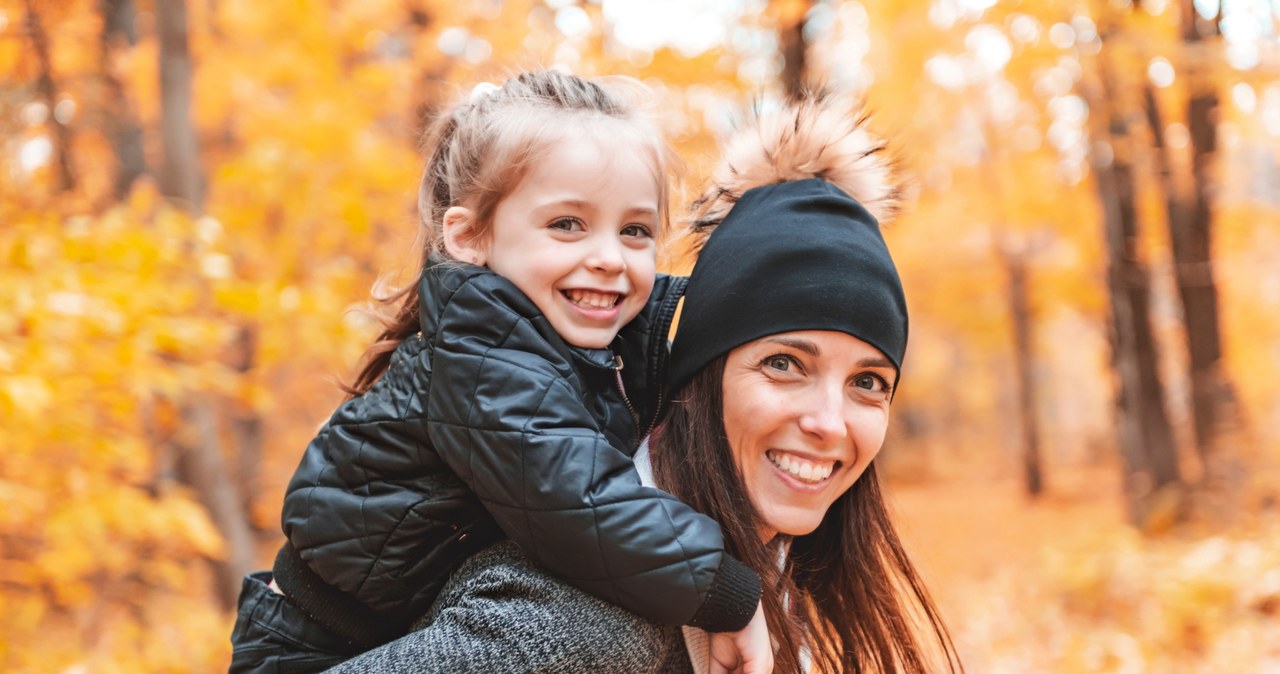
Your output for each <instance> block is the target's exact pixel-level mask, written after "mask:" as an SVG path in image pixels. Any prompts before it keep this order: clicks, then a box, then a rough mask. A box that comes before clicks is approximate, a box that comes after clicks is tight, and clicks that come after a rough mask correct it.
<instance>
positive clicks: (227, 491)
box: [156, 0, 254, 610]
mask: <svg viewBox="0 0 1280 674" xmlns="http://www.w3.org/2000/svg"><path fill="white" fill-rule="evenodd" d="M156 24H157V27H158V30H159V32H160V112H161V118H160V130H161V138H162V140H163V141H164V171H163V174H162V175H161V176H160V186H161V191H162V192H163V193H164V194H165V196H167V197H168V198H169V199H170V200H171V201H172V202H173V203H174V204H176V205H177V206H179V207H180V208H183V209H184V210H186V211H187V212H189V213H191V214H199V213H200V212H201V210H202V208H203V195H202V193H201V179H200V170H199V166H200V162H199V145H198V143H197V142H196V132H195V127H194V126H193V125H192V123H191V71H192V67H191V54H190V51H189V49H188V40H187V8H186V3H185V0H156ZM206 294H207V293H206ZM200 301H201V304H202V305H207V304H208V301H207V298H204V297H202V299H201V300H200ZM185 396H186V398H185V399H184V400H183V401H182V402H181V418H182V425H181V429H180V430H179V432H178V434H177V435H176V436H175V438H174V440H173V441H172V448H173V450H174V452H175V455H176V461H175V463H176V465H177V472H178V476H179V479H180V480H181V481H182V482H184V483H185V484H188V485H190V486H191V487H192V488H193V489H194V490H195V492H196V494H197V496H198V498H199V499H200V503H201V504H202V505H204V507H205V509H206V510H207V511H208V512H209V516H210V518H212V520H213V522H214V525H215V526H217V527H218V530H219V532H221V534H222V536H223V540H224V541H225V542H226V545H227V554H226V555H225V556H224V558H222V559H217V560H211V561H212V563H213V569H214V575H215V578H216V580H217V584H218V596H219V599H220V600H221V601H222V604H223V607H224V608H226V609H228V610H229V609H231V608H234V607H235V603H236V598H237V597H238V596H239V593H240V578H241V576H243V575H244V574H245V573H247V572H248V571H250V570H251V569H252V568H253V564H254V545H253V538H252V536H251V534H250V531H249V526H248V519H247V518H246V516H245V512H244V507H243V504H244V501H243V497H242V496H241V494H240V488H239V484H238V483H237V482H236V480H235V479H234V477H233V475H232V471H231V469H230V468H229V467H228V465H227V461H226V459H225V458H224V455H223V448H222V442H221V440H220V438H221V428H220V424H219V421H218V406H217V404H216V402H215V400H214V399H213V397H212V396H209V395H205V394H204V393H203V392H201V391H190V392H187V393H186V394H185Z"/></svg>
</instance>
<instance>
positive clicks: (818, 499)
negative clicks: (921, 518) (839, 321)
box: [723, 330, 896, 538]
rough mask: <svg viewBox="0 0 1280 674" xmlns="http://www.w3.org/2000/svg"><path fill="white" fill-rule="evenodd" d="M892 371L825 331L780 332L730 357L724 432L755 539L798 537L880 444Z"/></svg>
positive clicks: (851, 340) (846, 338)
mask: <svg viewBox="0 0 1280 674" xmlns="http://www.w3.org/2000/svg"><path fill="white" fill-rule="evenodd" d="M894 379H896V371H895V369H894V367H893V364H892V363H890V362H889V361H888V360H886V359H885V357H884V354H883V353H881V352H880V351H879V350H878V349H876V348H875V347H873V346H871V345H870V344H868V343H866V342H864V341H862V340H860V339H858V338H856V337H853V336H851V335H848V334H845V333H843V332H832V331H826V330H805V331H797V332H785V333H780V334H777V335H771V336H769V337H762V338H760V339H757V340H754V341H751V342H747V343H746V344H744V345H742V346H740V347H738V348H736V349H734V350H733V351H730V352H729V358H728V360H727V361H726V363H725V372H724V384H723V387H724V391H723V395H724V429H725V433H726V435H727V437H728V440H729V447H730V448H731V449H732V451H733V455H734V459H735V461H736V462H737V464H738V470H739V472H740V473H741V474H742V482H743V485H744V486H745V487H746V490H747V495H748V497H750V499H751V503H752V504H753V505H754V506H755V508H756V511H757V512H759V513H760V518H761V520H762V526H761V529H762V530H761V535H762V536H764V537H766V538H770V537H772V536H774V535H776V534H779V533H781V534H786V535H790V536H803V535H805V534H808V533H810V532H812V531H813V530H814V529H816V528H817V527H818V525H819V524H821V522H822V518H823V517H824V516H825V515H826V512H827V509H828V508H830V507H831V504H832V503H834V502H835V500H836V499H838V498H840V496H841V495H842V494H844V493H845V492H846V491H848V490H849V487H851V486H852V485H853V483H854V482H855V481H856V480H857V479H858V477H859V476H861V475H862V472H863V471H864V470H866V468H867V465H868V464H870V463H871V460H872V459H874V458H875V456H876V454H878V453H879V452H880V446H881V445H882V444H884V434H885V429H886V428H887V426H888V423H889V391H890V388H889V386H888V385H887V382H889V381H892V380H894Z"/></svg>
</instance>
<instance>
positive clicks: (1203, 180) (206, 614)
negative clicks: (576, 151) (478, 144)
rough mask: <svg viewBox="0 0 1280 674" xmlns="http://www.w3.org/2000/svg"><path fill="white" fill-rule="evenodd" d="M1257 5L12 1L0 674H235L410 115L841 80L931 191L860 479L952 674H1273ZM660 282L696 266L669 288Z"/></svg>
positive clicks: (351, 362)
mask: <svg viewBox="0 0 1280 674" xmlns="http://www.w3.org/2000/svg"><path fill="white" fill-rule="evenodd" d="M1278 15H1280V2H1276V1H1274V0H1271V1H1268V0H1220V2H1219V1H1216V0H1195V1H1194V2H1193V1H1192V0H1044V1H1037V2H1030V1H1017V0H1008V1H1004V2H996V1H995V0H929V1H925V0H910V1H908V0H865V1H863V2H858V1H837V0H783V1H772V2H765V1H763V0H741V1H732V0H680V1H676V0H670V1H668V0H644V1H642V0H603V1H580V0H507V1H502V0H474V1H472V2H455V1H452V0H449V1H444V0H440V1H437V0H290V1H287V2H259V1H257V0H95V1H90V0H0V147H3V152H2V153H0V440H2V442H0V606H3V609H2V610H0V670H3V671H6V672H65V673H68V674H80V673H84V672H139V671H154V672H213V671H222V670H225V667H226V665H227V662H228V658H229V651H230V647H229V644H228V641H227V635H228V633H229V631H230V627H231V623H232V613H233V603H234V598H235V594H236V591H237V590H238V579H239V577H240V575H241V574H242V573H244V572H245V571H247V570H249V569H254V568H262V567H265V566H266V565H267V564H268V563H269V560H270V558H271V555H272V552H273V551H274V550H275V547H276V546H277V545H278V543H279V536H280V534H279V528H278V512H279V507H280V501H281V495H282V489H283V486H284V484H285V482H286V480H287V479H288V476H289V475H290V473H291V472H292V469H293V467H294V465H295V463H296V461H297V459H298V457H299V455H300V452H301V450H302V448H303V447H304V446H305V444H306V442H307V440H308V439H309V438H310V437H311V435H312V434H313V433H314V431H315V430H316V428H317V426H318V425H319V424H320V423H322V422H323V421H324V420H325V418H326V417H327V415H328V414H329V412H330V411H331V410H332V408H333V407H334V406H335V404H336V403H337V402H338V401H339V400H340V399H341V392H340V391H339V389H338V388H337V386H336V384H335V382H336V381H337V380H340V379H343V378H347V377H350V376H351V375H352V374H353V372H354V367H355V365H356V363H357V361H358V359H359V356H360V354H361V352H362V351H363V349H364V348H365V347H366V346H367V345H368V343H369V341H370V339H371V337H372V336H373V335H374V332H375V330H376V327H377V324H376V322H375V321H374V320H373V319H372V318H371V317H370V316H369V315H368V314H367V313H365V312H362V311H359V309H361V308H363V307H367V306H368V301H369V297H370V289H371V288H372V287H373V286H374V285H375V282H377V281H378V280H379V279H383V280H384V282H385V283H388V284H391V285H394V284H396V283H403V282H404V281H405V280H406V279H407V278H408V277H409V276H411V274H412V271H413V268H414V264H415V259H416V255H415V253H414V237H415V233H416V227H417V225H416V216H415V213H414V198H415V192H416V183H417V179H418V173H419V170H420V162H421V159H420V152H419V147H418V142H419V137H420V134H421V131H422V129H423V125H424V121H425V120H426V119H428V118H429V116H430V115H431V114H432V113H433V112H434V111H436V110H438V109H439V108H440V107H441V106H443V105H445V104H447V102H449V101H451V100H453V99H454V98H455V97H457V96H459V95H465V93H466V92H467V91H468V90H469V89H470V87H471V86H472V85H473V84H474V83H475V82H477V81H481V80H495V81H496V80H501V79H502V78H503V76H504V75H505V74H507V73H510V72H512V71H513V70H518V69H521V68H534V67H556V68H564V69H567V70H570V71H572V72H575V73H578V74H584V75H596V74H611V73H622V74H628V75H632V76H635V77H638V78H641V79H643V80H644V81H645V82H647V83H648V84H649V85H650V86H651V87H652V88H653V89H654V91H655V95H656V96H659V97H660V100H661V101H662V108H663V109H664V110H665V111H666V112H667V113H668V114H667V115H666V123H667V125H668V130H669V132H670V134H671V139H672V142H673V144H674V146H675V147H676V148H677V149H678V151H679V152H680V154H681V155H682V156H683V157H684V158H685V160H686V162H687V167H686V168H687V170H686V172H685V174H684V177H683V179H684V183H683V184H684V185H686V187H685V188H684V189H685V192H684V194H686V195H687V194H690V193H691V191H690V190H691V189H693V188H696V187H697V185H698V184H699V182H700V181H701V179H702V177H703V176H705V174H706V172H707V170H708V167H709V166H711V164H712V162H713V161H714V156H715V146H716V142H717V140H718V139H720V138H722V137H723V136H724V134H725V133H726V132H728V131H729V130H730V129H732V128H733V125H734V124H735V122H736V121H738V120H741V119H742V118H743V115H744V114H745V112H746V111H748V110H749V109H750V108H751V106H753V105H754V106H762V107H768V106H773V105H777V104H778V101H780V100H783V99H784V98H785V97H786V96H787V95H788V93H789V92H794V91H796V90H798V89H800V88H802V87H804V86H807V85H812V84H814V83H823V84H825V85H828V86H831V87H833V88H836V89H838V90H841V91H844V92H848V93H850V94H853V95H855V96H857V97H859V98H861V99H862V100H864V101H865V102H866V105H867V106H868V107H869V109H870V110H871V111H872V112H873V113H874V116H873V118H872V120H871V122H870V124H871V127H872V128H873V129H874V130H875V131H876V132H878V133H880V134H881V135H883V136H884V137H886V138H888V139H889V141H890V143H891V146H892V147H893V149H894V150H895V155H896V157H897V160H898V165H899V168H900V170H901V173H902V175H903V176H904V178H905V179H907V180H908V181H909V182H910V184H911V185H912V188H911V190H910V200H909V203H908V204H907V206H906V208H905V209H904V212H903V214H902V216H901V217H900V218H899V219H898V220H897V221H895V222H893V223H891V224H889V225H888V226H887V228H886V230H887V238H888V240H889V244H890V247H891V248H892V250H893V252H894V254H895V256H896V259H897V260H898V263H899V265H900V268H901V271H902V274H903V277H904V281H905V284H906V286H907V291H908V296H909V299H910V304H911V312H912V345H911V350H910V353H909V356H908V361H907V363H906V366H905V377H906V379H905V385H904V386H903V388H902V390H901V394H900V395H899V396H898V398H897V400H896V401H895V405H894V408H895V412H894V419H893V428H892V430H891V438H890V441H889V444H888V447H887V449H886V451H885V453H884V454H883V455H882V457H883V458H882V461H883V463H884V467H885V469H886V470H887V472H888V473H889V476H890V489H891V492H890V493H891V497H892V498H893V501H894V503H895V504H896V508H897V511H898V515H899V520H900V521H901V522H902V525H903V529H904V531H905V534H906V536H907V537H908V543H909V545H910V548H911V550H912V552H913V554H914V555H915V557H916V559H917V560H918V561H919V563H920V565H921V567H922V568H923V571H924V573H925V575H926V578H927V579H928V581H929V582H930V585H931V587H932V589H933V592H934V593H935V595H936V596H937V599H938V601H939V603H940V604H941V606H942V609H943V612H944V614H945V616H946V618H947V619H948V621H949V623H950V626H951V628H952V630H953V632H954V635H955V638H956V640H957V642H958V645H959V648H960V651H961V655H962V656H963V658H964V660H965V663H966V665H967V666H968V669H969V671H970V672H1017V673H1023V672H1175V673H1176V672H1215V673H1217V672H1245V673H1247V672H1280V517H1278V515H1277V512H1278V511H1277V509H1278V508H1280V503H1278V501H1277V500H1278V498H1280V481H1278V480H1280V43H1278V42H1277V37H1276V35H1277V28H1278V27H1280V19H1278V18H1277V17H1278ZM668 264H669V268H670V269H677V270H678V269H681V268H687V267H682V266H683V265H687V261H684V260H682V259H681V258H680V257H679V256H678V255H676V256H674V257H673V258H672V259H671V261H669V263H668Z"/></svg>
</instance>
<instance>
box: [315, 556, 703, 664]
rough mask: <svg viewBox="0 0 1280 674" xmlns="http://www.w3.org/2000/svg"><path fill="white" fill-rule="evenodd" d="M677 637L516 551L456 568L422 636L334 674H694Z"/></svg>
mask: <svg viewBox="0 0 1280 674" xmlns="http://www.w3.org/2000/svg"><path fill="white" fill-rule="evenodd" d="M692 671H693V668H692V666H691V665H690V664H689V656H688V653H687V651H686V650H685V644H684V639H682V638H681V632H680V628H679V627H673V626H667V625H658V624H655V623H651V622H647V621H645V620H643V619H641V618H640V617H638V616H636V615H635V614H633V613H630V612H628V611H626V610H623V609H621V608H618V607H617V606H614V605H613V604H610V603H608V602H606V601H603V600H601V599H598V598H596V597H594V596H592V595H589V594H587V593H585V592H582V591H581V590H578V589H577V588H574V587H573V586H571V585H569V584H568V583H566V582H564V581H563V580H560V579H558V578H555V577H553V576H551V575H549V574H547V573H546V572H545V571H543V570H542V569H540V568H538V567H537V566H535V565H534V564H533V562H531V561H530V560H529V559H528V558H527V557H525V555H524V553H522V552H521V551H520V548H519V547H518V546H516V544H515V543H512V542H511V541H502V542H499V543H496V544H494V545H493V546H491V547H489V548H488V549H486V550H484V551H483V552H480V553H478V554H476V555H474V556H472V557H471V558H470V559H468V560H467V561H466V562H465V563H463V564H462V566H460V567H459V568H458V570H457V571H456V572H455V573H454V574H453V576H452V578H450V579H449V582H448V583H447V584H446V585H445V587H444V590H442V591H441V593H440V595H439V596H438V597H437V599H436V602H435V604H434V605H433V606H432V607H431V610H430V611H429V612H428V614H427V615H426V616H425V617H424V618H423V620H422V624H421V625H420V626H419V629H418V630H417V631H415V632H412V633H410V634H408V635H407V636H404V637H401V638H400V639H397V640H396V641H392V642H391V643H388V644H386V645H383V646H380V647H378V648H376V649H374V650H372V651H369V652H367V653H363V654H361V655H359V656H357V657H355V658H353V659H351V660H348V661H347V662H344V663H343V664H341V665H339V666H337V667H334V668H333V669H331V670H329V672H331V673H337V674H350V673H354V672H381V673H393V672H404V673H406V674H408V673H412V674H434V673H441V674H443V673H445V672H450V673H452V672H484V673H486V674H488V673H490V672H512V673H516V672H548V673H550V672H555V673H564V674H575V673H577V674H613V673H616V674H634V673H644V672H652V673H654V674H657V673H665V672H672V673H680V674H685V673H689V672H692Z"/></svg>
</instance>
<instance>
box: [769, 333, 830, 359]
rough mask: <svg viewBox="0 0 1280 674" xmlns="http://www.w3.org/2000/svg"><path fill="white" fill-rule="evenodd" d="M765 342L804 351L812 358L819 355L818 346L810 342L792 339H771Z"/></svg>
mask: <svg viewBox="0 0 1280 674" xmlns="http://www.w3.org/2000/svg"><path fill="white" fill-rule="evenodd" d="M764 341H766V342H772V343H775V344H781V345H783V346H789V347H791V348H793V349H796V350H797V351H803V352H805V353H807V354H809V355H810V356H816V355H818V345H817V344H814V343H813V342H810V341H808V340H804V339H791V338H789V337H770V338H768V339H766V340H764Z"/></svg>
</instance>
